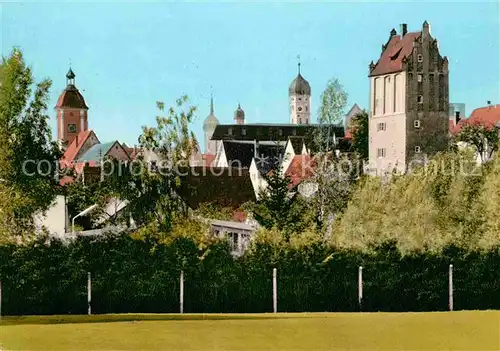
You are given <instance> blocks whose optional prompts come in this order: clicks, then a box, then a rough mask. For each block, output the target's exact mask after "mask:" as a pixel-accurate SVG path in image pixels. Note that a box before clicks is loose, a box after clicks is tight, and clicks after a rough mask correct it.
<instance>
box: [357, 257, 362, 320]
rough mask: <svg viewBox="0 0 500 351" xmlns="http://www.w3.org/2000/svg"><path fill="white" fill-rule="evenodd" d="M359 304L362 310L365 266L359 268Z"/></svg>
mask: <svg viewBox="0 0 500 351" xmlns="http://www.w3.org/2000/svg"><path fill="white" fill-rule="evenodd" d="M358 304H359V310H360V311H361V310H362V308H363V266H359V268H358Z"/></svg>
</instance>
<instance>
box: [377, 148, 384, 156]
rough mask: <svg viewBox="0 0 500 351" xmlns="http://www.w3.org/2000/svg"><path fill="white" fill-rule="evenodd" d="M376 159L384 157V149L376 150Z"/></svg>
mask: <svg viewBox="0 0 500 351" xmlns="http://www.w3.org/2000/svg"><path fill="white" fill-rule="evenodd" d="M377 157H378V158H382V157H385V149H377Z"/></svg>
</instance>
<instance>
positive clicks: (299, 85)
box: [288, 62, 311, 124]
mask: <svg viewBox="0 0 500 351" xmlns="http://www.w3.org/2000/svg"><path fill="white" fill-rule="evenodd" d="M288 97H289V101H290V123H291V124H309V123H310V120H311V86H310V85H309V82H308V81H307V80H305V79H304V77H302V75H301V74H300V62H299V63H298V74H297V77H296V78H295V79H294V80H293V81H292V83H291V84H290V87H289V88H288Z"/></svg>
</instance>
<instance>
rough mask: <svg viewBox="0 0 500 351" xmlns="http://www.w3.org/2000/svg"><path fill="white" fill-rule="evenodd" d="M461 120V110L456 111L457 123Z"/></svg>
mask: <svg viewBox="0 0 500 351" xmlns="http://www.w3.org/2000/svg"><path fill="white" fill-rule="evenodd" d="M458 122H460V111H455V124H458Z"/></svg>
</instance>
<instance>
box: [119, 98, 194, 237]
mask: <svg viewBox="0 0 500 351" xmlns="http://www.w3.org/2000/svg"><path fill="white" fill-rule="evenodd" d="M157 107H158V109H159V111H160V113H165V112H166V115H165V116H158V117H156V126H155V127H148V126H144V127H143V132H142V134H141V136H140V137H139V143H140V148H141V150H142V151H141V152H140V154H139V155H138V157H137V159H136V160H135V161H134V162H132V164H131V166H130V167H127V169H126V170H125V172H128V174H127V175H126V178H128V179H129V180H127V182H128V183H129V186H127V187H125V188H124V189H123V190H122V192H121V198H122V199H124V200H127V201H128V202H129V204H128V206H127V213H128V214H129V215H130V216H131V217H132V218H133V219H134V221H135V222H136V223H137V224H139V225H143V224H146V223H148V222H150V221H156V222H157V224H158V226H159V227H160V228H162V230H164V231H165V232H168V231H169V230H170V229H171V227H172V221H173V218H174V215H175V214H176V213H177V212H179V211H183V210H185V208H184V205H183V202H182V201H180V199H179V197H178V196H177V194H176V189H177V188H178V187H179V186H180V176H179V175H180V172H182V171H183V170H184V169H185V167H187V166H188V160H189V157H190V156H191V153H192V152H193V151H194V150H196V149H197V148H198V143H197V141H196V138H195V136H194V134H193V132H191V131H190V130H189V125H190V123H191V122H192V121H193V118H194V116H195V112H196V108H195V107H194V106H190V105H189V99H188V97H187V96H182V97H181V98H179V99H177V100H176V102H175V106H172V107H170V108H168V109H166V108H165V105H164V103H163V102H158V103H157Z"/></svg>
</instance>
